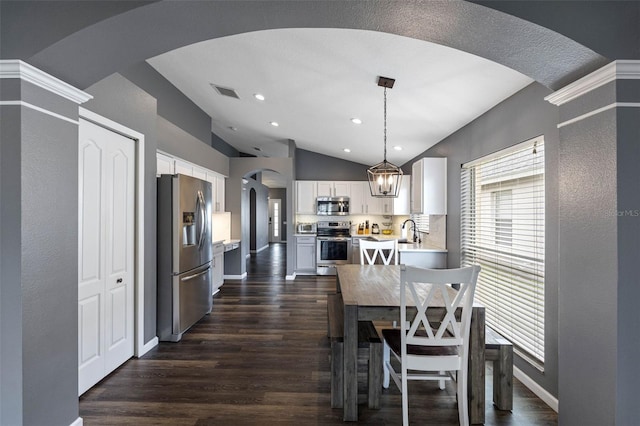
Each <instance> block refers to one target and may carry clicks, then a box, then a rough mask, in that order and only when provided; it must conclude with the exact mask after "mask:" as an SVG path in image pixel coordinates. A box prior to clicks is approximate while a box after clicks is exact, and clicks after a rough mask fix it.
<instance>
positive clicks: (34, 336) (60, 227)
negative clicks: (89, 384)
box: [0, 80, 78, 425]
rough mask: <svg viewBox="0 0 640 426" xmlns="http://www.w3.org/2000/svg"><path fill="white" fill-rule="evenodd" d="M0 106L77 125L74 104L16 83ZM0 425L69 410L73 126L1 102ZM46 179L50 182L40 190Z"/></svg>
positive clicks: (56, 416) (73, 385)
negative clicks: (14, 103) (19, 101)
mask: <svg viewBox="0 0 640 426" xmlns="http://www.w3.org/2000/svg"><path fill="white" fill-rule="evenodd" d="M0 88H1V89H2V90H1V91H0V96H2V99H1V100H3V101H7V100H15V99H16V98H17V99H22V100H23V101H24V102H28V103H29V104H31V105H35V106H37V107H39V108H44V109H46V110H48V111H51V112H54V113H56V114H60V115H61V116H63V117H66V118H67V119H70V120H77V118H78V114H77V105H76V104H75V103H73V102H71V101H69V100H67V99H64V98H62V97H59V96H57V95H53V94H52V93H50V92H48V91H46V90H43V89H41V88H38V87H35V86H33V85H31V84H30V83H26V82H22V83H21V82H20V80H10V81H7V80H3V81H2V85H1V87H0ZM0 119H2V126H0V127H1V128H2V130H1V132H2V133H1V136H2V139H1V145H0V161H1V165H2V168H1V172H0V191H1V195H2V204H1V207H0V209H1V210H0V211H1V213H2V215H1V216H0V220H1V224H2V231H1V232H2V243H1V245H0V249H1V255H2V256H1V259H2V260H1V262H2V263H1V266H2V269H1V271H2V272H1V274H2V283H1V290H0V291H1V292H2V293H1V295H2V297H0V316H1V318H2V324H1V325H0V331H1V332H2V335H1V336H0V341H1V342H2V344H1V346H0V355H1V360H0V367H1V370H0V375H1V376H2V380H1V384H0V396H1V397H2V401H1V403H0V406H1V411H0V423H1V424H3V425H4V424H7V425H8V424H25V425H41V424H60V425H65V424H66V425H68V424H71V423H72V422H73V421H75V420H76V418H77V414H78V398H77V395H78V394H77V392H78V334H77V321H78V307H77V306H78V305H77V301H78V288H77V282H78V281H77V279H78V192H77V188H78V126H77V125H75V124H73V123H71V122H69V121H65V120H63V119H60V118H58V117H53V116H51V115H48V114H44V113H42V112H40V111H34V110H33V109H31V108H26V107H21V106H1V107H0ZM49 183H52V184H49Z"/></svg>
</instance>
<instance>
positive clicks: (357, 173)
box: [295, 148, 382, 180]
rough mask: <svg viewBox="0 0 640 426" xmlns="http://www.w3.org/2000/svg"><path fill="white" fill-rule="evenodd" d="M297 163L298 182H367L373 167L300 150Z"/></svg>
mask: <svg viewBox="0 0 640 426" xmlns="http://www.w3.org/2000/svg"><path fill="white" fill-rule="evenodd" d="M295 161H296V179H297V180H367V168H368V167H369V166H371V165H372V164H370V165H369V166H366V165H364V164H360V163H355V162H353V161H346V160H342V159H340V158H335V157H329V156H327V155H323V154H318V153H316V152H311V151H307V150H304V149H299V148H298V149H296V157H295ZM380 161H382V154H381V155H380Z"/></svg>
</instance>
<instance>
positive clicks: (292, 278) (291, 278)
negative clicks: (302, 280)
mask: <svg viewBox="0 0 640 426" xmlns="http://www.w3.org/2000/svg"><path fill="white" fill-rule="evenodd" d="M284 279H285V280H287V281H291V280H295V279H296V273H295V272H294V273H293V275H287V276H285V277H284Z"/></svg>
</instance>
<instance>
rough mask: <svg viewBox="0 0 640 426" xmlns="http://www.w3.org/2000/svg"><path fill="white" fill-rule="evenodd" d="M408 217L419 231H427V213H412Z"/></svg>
mask: <svg viewBox="0 0 640 426" xmlns="http://www.w3.org/2000/svg"><path fill="white" fill-rule="evenodd" d="M409 218H411V219H413V221H414V222H415V223H416V229H417V230H418V231H419V232H424V233H429V215H428V214H415V213H414V214H412V215H410V216H409Z"/></svg>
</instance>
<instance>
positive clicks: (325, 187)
mask: <svg viewBox="0 0 640 426" xmlns="http://www.w3.org/2000/svg"><path fill="white" fill-rule="evenodd" d="M317 189H318V195H317V196H318V197H350V196H351V182H344V181H343V182H341V181H336V182H334V181H318V182H317Z"/></svg>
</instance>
